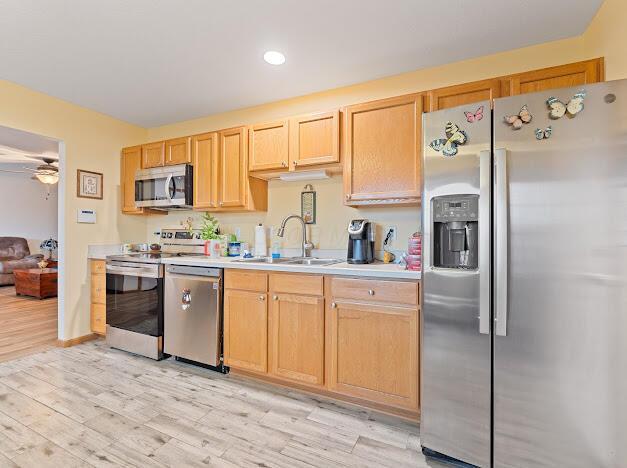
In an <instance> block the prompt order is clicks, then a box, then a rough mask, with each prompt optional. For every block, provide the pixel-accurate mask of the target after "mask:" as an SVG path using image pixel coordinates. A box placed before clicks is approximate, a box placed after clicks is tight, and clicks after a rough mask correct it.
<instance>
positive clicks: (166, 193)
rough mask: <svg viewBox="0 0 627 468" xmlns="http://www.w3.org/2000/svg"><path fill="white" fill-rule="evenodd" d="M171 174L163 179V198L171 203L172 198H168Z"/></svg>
mask: <svg viewBox="0 0 627 468" xmlns="http://www.w3.org/2000/svg"><path fill="white" fill-rule="evenodd" d="M172 177H173V175H172V174H168V177H167V178H166V179H165V197H166V198H167V199H168V201H169V202H171V201H172V197H171V196H170V182H172Z"/></svg>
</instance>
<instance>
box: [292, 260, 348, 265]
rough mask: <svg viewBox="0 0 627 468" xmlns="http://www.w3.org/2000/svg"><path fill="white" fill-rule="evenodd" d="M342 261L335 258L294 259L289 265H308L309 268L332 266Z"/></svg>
mask: <svg viewBox="0 0 627 468" xmlns="http://www.w3.org/2000/svg"><path fill="white" fill-rule="evenodd" d="M343 261H344V260H337V259H335V258H295V259H293V260H292V261H291V262H288V263H289V264H290V265H309V266H324V265H333V264H334V263H341V262H343Z"/></svg>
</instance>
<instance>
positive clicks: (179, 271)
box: [163, 265, 225, 372]
mask: <svg viewBox="0 0 627 468" xmlns="http://www.w3.org/2000/svg"><path fill="white" fill-rule="evenodd" d="M222 276H223V270H221V269H220V268H210V267H197V266H183V265H167V267H166V274H165V294H164V296H165V297H164V323H163V341H164V352H165V353H167V354H171V355H172V356H175V357H176V358H177V359H178V360H185V361H193V362H194V363H200V364H203V365H205V366H210V367H212V368H216V369H215V370H219V371H221V372H224V371H225V369H224V367H223V366H222V359H221V358H222Z"/></svg>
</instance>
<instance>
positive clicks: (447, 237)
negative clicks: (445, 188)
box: [431, 195, 479, 270]
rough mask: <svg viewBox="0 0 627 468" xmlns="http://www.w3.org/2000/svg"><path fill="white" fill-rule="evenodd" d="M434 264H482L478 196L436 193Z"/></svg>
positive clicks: (471, 266)
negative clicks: (480, 259) (437, 195)
mask: <svg viewBox="0 0 627 468" xmlns="http://www.w3.org/2000/svg"><path fill="white" fill-rule="evenodd" d="M431 203H432V204H433V206H432V212H433V266H434V267H436V268H464V269H475V270H476V269H477V268H478V266H479V250H478V249H479V222H478V221H479V216H478V215H479V196H478V195H446V196H442V197H434V198H433V199H432V201H431Z"/></svg>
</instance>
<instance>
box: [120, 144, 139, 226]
mask: <svg viewBox="0 0 627 468" xmlns="http://www.w3.org/2000/svg"><path fill="white" fill-rule="evenodd" d="M141 159H142V147H141V146H132V147H130V148H122V154H121V156H120V175H121V177H120V191H121V194H120V196H121V198H122V213H127V214H143V213H144V209H143V208H137V206H135V172H136V171H137V170H138V169H141Z"/></svg>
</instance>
